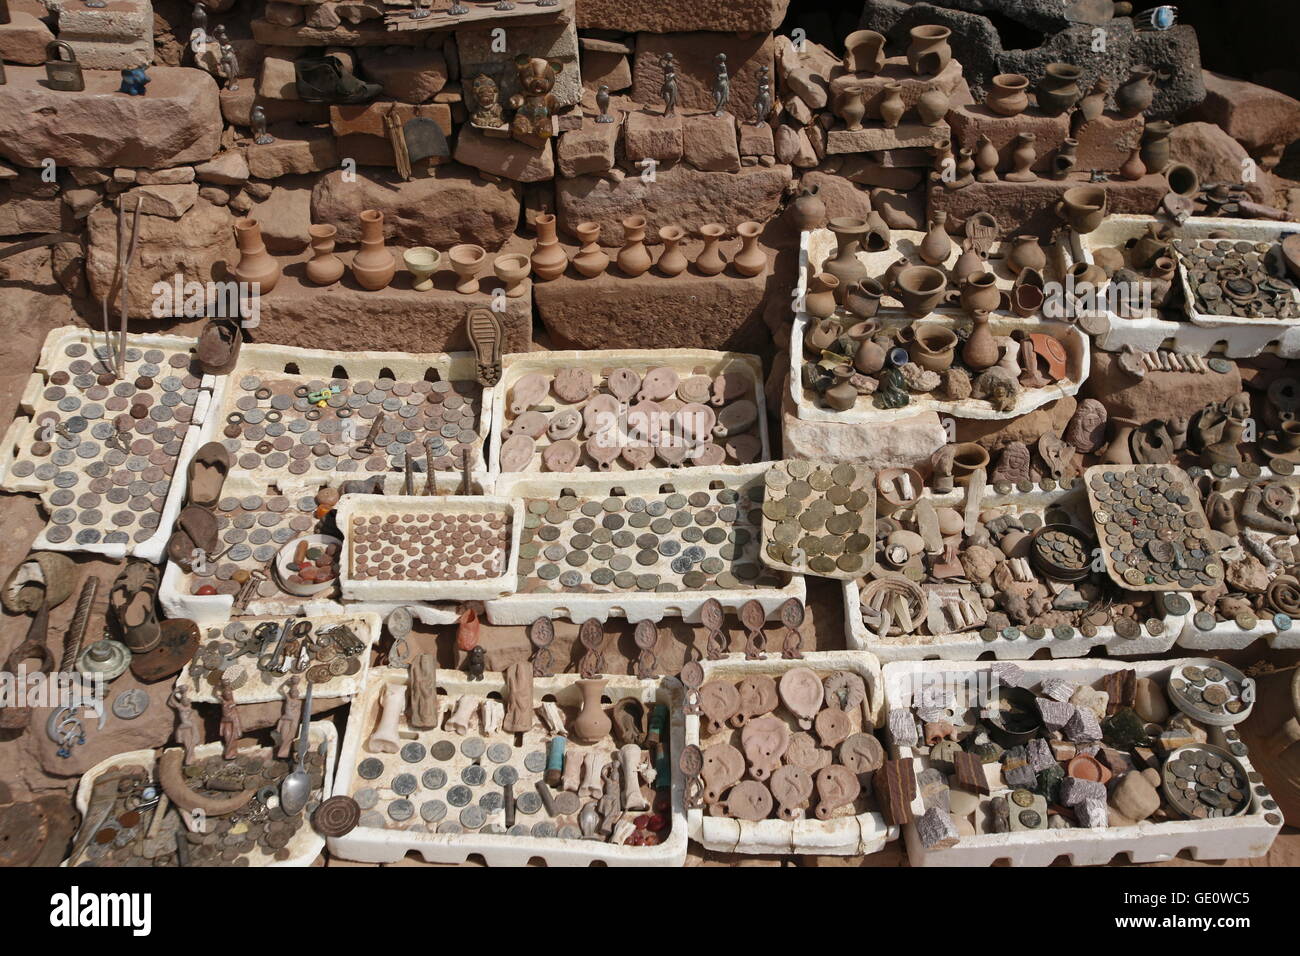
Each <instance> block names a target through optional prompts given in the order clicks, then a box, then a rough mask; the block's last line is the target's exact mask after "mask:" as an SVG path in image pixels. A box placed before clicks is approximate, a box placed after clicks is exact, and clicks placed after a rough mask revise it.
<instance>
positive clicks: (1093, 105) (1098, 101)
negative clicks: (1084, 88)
mask: <svg viewBox="0 0 1300 956" xmlns="http://www.w3.org/2000/svg"><path fill="white" fill-rule="evenodd" d="M1109 95H1110V81H1109V80H1107V79H1106V78H1105V77H1104V76H1103V77H1102V78H1101V79H1099V80H1098V81H1097V82H1096V84H1094V85H1093V88H1092V92H1091V93H1089V94H1088V95H1087V96H1085V97H1084V98H1083V99H1081V100H1079V121H1080V122H1081V123H1083V124H1087V123H1091V122H1092V121H1093V120H1095V119H1096V118H1097V117H1099V116H1101V115H1102V114H1103V113H1104V112H1106V97H1108V96H1109Z"/></svg>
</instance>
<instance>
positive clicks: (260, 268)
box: [230, 218, 396, 295]
mask: <svg viewBox="0 0 1300 956" xmlns="http://www.w3.org/2000/svg"><path fill="white" fill-rule="evenodd" d="M235 242H236V243H238V245H239V262H238V263H237V264H236V265H235V266H234V268H232V269H231V270H230V274H231V275H233V276H234V277H235V279H236V280H238V281H239V282H247V283H249V284H250V285H252V284H254V283H256V286H255V288H256V290H257V294H258V295H266V294H267V293H268V292H270V291H271V290H272V289H274V288H275V284H276V283H277V282H279V281H280V263H278V262H276V261H275V257H274V256H272V255H271V254H270V253H269V252H267V251H266V243H264V242H262V227H261V226H260V225H258V223H257V220H256V219H247V218H245V219H236V220H235ZM394 268H396V267H394ZM390 278H391V275H390ZM385 284H387V283H385ZM381 288H382V287H381Z"/></svg>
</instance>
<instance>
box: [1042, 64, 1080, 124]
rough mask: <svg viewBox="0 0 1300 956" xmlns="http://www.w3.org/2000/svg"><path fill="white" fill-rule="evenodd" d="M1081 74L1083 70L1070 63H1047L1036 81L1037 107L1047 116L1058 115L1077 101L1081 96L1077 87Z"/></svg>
mask: <svg viewBox="0 0 1300 956" xmlns="http://www.w3.org/2000/svg"><path fill="white" fill-rule="evenodd" d="M1081 76H1083V71H1082V70H1080V69H1079V68H1078V67H1077V66H1073V65H1072V64H1069V63H1049V64H1047V66H1046V67H1045V68H1044V70H1043V78H1042V79H1041V80H1039V81H1038V91H1037V92H1038V108H1039V109H1040V110H1042V111H1043V112H1044V113H1046V114H1047V115H1048V116H1059V115H1061V114H1062V113H1064V112H1065V111H1066V110H1068V109H1069V108H1070V107H1071V106H1073V105H1074V104H1075V103H1077V102H1079V98H1080V97H1082V96H1083V90H1081V89H1080V88H1079V78H1080V77H1081Z"/></svg>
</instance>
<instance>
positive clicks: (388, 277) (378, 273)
mask: <svg viewBox="0 0 1300 956" xmlns="http://www.w3.org/2000/svg"><path fill="white" fill-rule="evenodd" d="M357 218H359V219H360V220H361V248H360V249H359V250H358V251H357V254H356V255H355V256H353V257H352V278H354V279H356V280H357V284H358V285H359V286H361V288H363V289H368V290H370V291H371V292H377V291H378V290H380V289H382V288H384V287H385V286H387V285H388V283H390V282H392V281H393V276H394V275H395V274H396V273H397V260H396V259H394V258H393V254H392V253H391V252H389V251H388V250H387V249H386V248H384V214H383V213H382V212H380V211H379V210H378V209H363V210H362V211H361V214H360V215H359V216H358V217H357Z"/></svg>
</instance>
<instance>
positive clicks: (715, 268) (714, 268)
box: [695, 222, 727, 276]
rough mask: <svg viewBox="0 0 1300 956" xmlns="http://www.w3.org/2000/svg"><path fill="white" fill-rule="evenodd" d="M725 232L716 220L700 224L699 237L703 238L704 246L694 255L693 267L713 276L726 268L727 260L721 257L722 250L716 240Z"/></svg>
mask: <svg viewBox="0 0 1300 956" xmlns="http://www.w3.org/2000/svg"><path fill="white" fill-rule="evenodd" d="M726 232H727V230H726V229H725V228H723V227H722V226H720V225H719V224H718V223H716V222H710V223H706V224H705V225H703V226H700V238H702V239H703V240H704V248H703V249H701V250H700V254H699V255H698V256H696V257H695V268H696V269H698V270H699V271H700V272H701V273H702V274H704V275H706V276H715V275H717V274H718V273H720V272H721V271H722V270H723V269H725V268H727V260H726V259H724V258H722V252H721V251H720V250H719V249H718V242H719V240H721V239H722V237H723V236H724V235H725V234H726Z"/></svg>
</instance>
